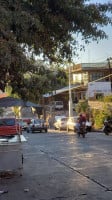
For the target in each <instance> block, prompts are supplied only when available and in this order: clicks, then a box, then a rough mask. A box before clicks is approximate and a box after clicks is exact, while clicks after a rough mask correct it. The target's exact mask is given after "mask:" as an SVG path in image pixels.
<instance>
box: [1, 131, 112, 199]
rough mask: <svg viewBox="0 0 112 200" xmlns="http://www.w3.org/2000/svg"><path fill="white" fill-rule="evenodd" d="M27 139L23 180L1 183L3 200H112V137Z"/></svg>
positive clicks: (45, 136) (55, 135)
mask: <svg viewBox="0 0 112 200" xmlns="http://www.w3.org/2000/svg"><path fill="white" fill-rule="evenodd" d="M24 135H25V136H26V138H27V143H25V144H24V145H23V154H24V165H23V176H17V175H16V176H14V177H11V178H9V179H6V178H2V179H0V191H3V190H8V193H4V194H0V200H90V199H91V200H112V136H105V135H104V134H103V133H88V134H87V136H86V138H78V137H77V135H74V134H73V133H69V134H67V133H66V132H64V131H61V132H56V131H55V132H54V131H53V130H49V133H47V134H46V133H37V134H31V133H29V134H27V133H25V134H24Z"/></svg>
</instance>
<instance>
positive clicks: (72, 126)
mask: <svg viewBox="0 0 112 200" xmlns="http://www.w3.org/2000/svg"><path fill="white" fill-rule="evenodd" d="M77 119H78V116H74V117H69V118H68V121H67V131H70V130H72V131H74V132H75V131H76V124H77Z"/></svg>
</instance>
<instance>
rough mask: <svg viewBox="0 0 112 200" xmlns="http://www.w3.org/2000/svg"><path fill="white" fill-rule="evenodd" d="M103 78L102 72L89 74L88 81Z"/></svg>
mask: <svg viewBox="0 0 112 200" xmlns="http://www.w3.org/2000/svg"><path fill="white" fill-rule="evenodd" d="M103 76H104V73H102V72H94V73H91V74H90V81H95V80H97V79H99V78H102V77H103Z"/></svg>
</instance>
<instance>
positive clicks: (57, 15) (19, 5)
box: [0, 0, 112, 93]
mask: <svg viewBox="0 0 112 200" xmlns="http://www.w3.org/2000/svg"><path fill="white" fill-rule="evenodd" d="M109 12H110V13H111V12H112V3H105V4H93V3H90V1H89V0H88V1H87V0H19V1H18V0H1V1H0V69H1V70H0V89H2V90H4V88H5V86H6V85H7V83H9V84H10V85H11V86H12V88H13V87H15V88H24V84H25V79H24V74H26V73H27V72H29V71H30V69H31V68H32V66H33V65H32V62H31V60H30V59H28V58H27V56H26V52H28V51H30V52H31V53H32V55H38V56H39V55H42V56H43V59H44V60H45V61H46V60H47V61H51V62H61V61H62V60H64V59H68V60H70V59H71V58H72V56H73V55H74V54H75V53H76V49H77V35H78V34H81V35H82V39H84V40H85V42H88V41H89V39H92V40H97V41H98V40H100V39H104V38H107V35H106V33H105V32H104V31H103V26H105V25H108V24H111V23H112V21H111V16H110V15H108V13H109ZM23 93H24V92H23Z"/></svg>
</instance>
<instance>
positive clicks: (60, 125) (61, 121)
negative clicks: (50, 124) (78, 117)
mask: <svg viewBox="0 0 112 200" xmlns="http://www.w3.org/2000/svg"><path fill="white" fill-rule="evenodd" d="M67 120H68V117H65V116H58V117H57V119H56V120H55V122H54V128H55V129H59V130H62V129H63V130H65V129H67Z"/></svg>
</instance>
